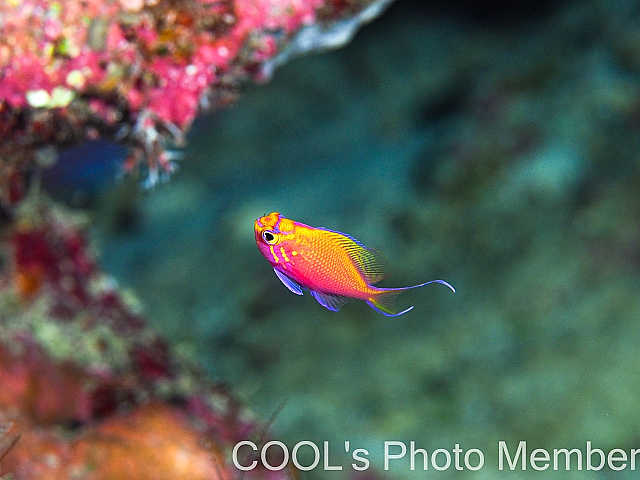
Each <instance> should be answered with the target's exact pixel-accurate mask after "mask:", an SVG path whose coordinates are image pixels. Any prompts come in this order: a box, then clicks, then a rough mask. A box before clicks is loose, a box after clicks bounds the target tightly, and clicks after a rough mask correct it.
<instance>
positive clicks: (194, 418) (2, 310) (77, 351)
mask: <svg viewBox="0 0 640 480" xmlns="http://www.w3.org/2000/svg"><path fill="white" fill-rule="evenodd" d="M16 215H17V218H16V222H15V224H14V225H13V226H12V227H11V228H10V229H9V228H7V229H5V232H4V235H3V242H2V245H1V246H2V253H3V261H2V263H1V264H2V272H1V273H2V276H1V277H0V385H2V388H0V425H9V424H12V425H13V428H12V429H11V430H10V431H9V432H5V430H8V428H7V427H4V428H3V429H2V430H0V455H1V456H2V469H3V470H2V472H3V473H11V474H12V475H13V477H12V478H15V479H29V480H32V479H56V478H60V479H66V478H76V477H81V478H87V479H95V480H100V479H115V478H136V479H147V478H148V479H158V478H167V479H169V478H171V479H181V478H184V479H208V480H212V479H228V478H233V477H234V475H235V473H234V472H233V470H232V468H231V467H229V466H228V464H229V462H228V461H227V460H226V457H227V454H228V452H229V450H230V448H231V447H232V446H233V444H235V442H237V441H238V440H239V439H246V438H260V437H261V436H263V433H264V432H263V431H262V429H261V427H260V426H259V425H258V423H257V422H256V421H255V420H252V419H251V416H250V415H249V414H248V411H246V409H244V408H242V407H241V405H240V404H239V403H238V402H237V401H236V400H234V399H233V397H232V396H231V395H230V394H229V393H228V392H227V391H226V390H225V389H224V387H222V386H220V385H214V384H212V383H211V382H210V381H209V380H207V379H206V377H205V376H204V375H203V374H202V373H201V372H200V371H199V369H198V368H197V367H196V366H195V363H194V362H193V361H191V360H189V358H188V357H187V356H185V355H182V354H180V353H179V352H176V351H175V350H174V349H172V348H171V347H170V346H169V345H168V344H167V343H166V342H165V341H164V340H163V339H162V338H160V337H159V336H158V335H157V334H156V333H154V332H153V331H152V330H151V329H150V328H149V327H148V326H147V323H146V321H145V319H144V316H143V315H142V313H141V311H140V308H139V306H138V305H137V303H136V302H135V300H134V299H133V298H131V295H130V294H127V293H126V292H122V291H121V290H119V289H118V288H117V286H116V285H115V282H114V281H113V280H112V279H110V278H108V277H107V276H106V275H105V274H103V273H102V272H101V271H100V270H99V268H98V267H97V263H96V261H95V257H94V254H93V253H92V250H91V248H90V247H89V246H88V244H87V240H86V232H85V230H84V226H83V223H82V219H81V218H79V217H77V216H76V217H73V216H72V215H71V214H70V213H68V212H65V211H63V210H61V209H60V208H57V207H54V206H52V205H51V204H50V203H49V202H48V201H47V200H44V199H42V198H37V197H35V196H34V197H31V196H30V197H28V198H27V200H25V202H23V203H22V204H21V205H20V207H19V208H18V209H17V212H16ZM17 433H19V434H20V435H21V438H20V440H19V441H18V442H17V443H16V438H17V437H16V434H17ZM2 434H4V435H2ZM11 447H13V448H12V450H11V451H10V452H9V449H11ZM256 473H257V474H258V475H260V473H262V475H260V478H270V479H277V478H284V477H285V475H286V474H285V473H283V472H268V471H265V472H256Z"/></svg>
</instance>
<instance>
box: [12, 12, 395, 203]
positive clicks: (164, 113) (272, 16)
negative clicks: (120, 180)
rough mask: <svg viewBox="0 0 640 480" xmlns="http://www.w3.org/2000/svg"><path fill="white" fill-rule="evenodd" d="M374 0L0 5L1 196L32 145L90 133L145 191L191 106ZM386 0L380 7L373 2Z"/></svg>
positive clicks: (208, 102)
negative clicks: (115, 148)
mask: <svg viewBox="0 0 640 480" xmlns="http://www.w3.org/2000/svg"><path fill="white" fill-rule="evenodd" d="M372 1H373V0H345V1H342V2H335V1H334V0H284V1H283V0H188V1H185V2H174V1H170V0H154V1H147V2H145V1H143V0H126V1H125V0H68V1H65V2H57V1H54V0H24V1H21V2H2V3H0V28H2V32H3V35H2V36H1V37H0V76H1V77H2V82H0V125H2V127H0V140H2V142H0V155H2V157H3V158H6V159H11V160H10V161H8V162H7V164H6V165H5V166H4V167H3V166H0V192H3V195H0V201H2V202H3V203H5V205H6V204H9V205H11V204H12V203H13V202H12V201H11V199H10V198H9V196H8V195H7V193H6V192H7V190H6V189H5V188H4V187H7V186H8V179H9V178H10V177H11V175H13V174H16V173H18V174H20V175H22V174H24V173H28V172H29V171H30V169H31V168H32V167H33V164H34V163H35V158H36V156H37V155H36V153H37V151H38V149H40V148H41V147H42V146H45V145H51V144H53V145H55V146H56V147H59V146H62V145H66V144H71V143H75V142H79V141H83V140H86V139H90V138H95V137H96V136H97V135H102V136H107V137H111V138H116V139H119V140H121V141H127V142H128V143H129V144H130V146H131V148H132V149H131V155H130V157H129V159H128V161H127V162H126V165H127V167H128V168H129V169H131V168H135V167H137V166H138V165H139V164H140V163H141V162H145V163H146V165H147V166H148V169H149V176H150V181H149V182H148V183H150V184H152V183H154V182H155V181H157V180H158V179H161V178H164V177H165V176H166V175H167V174H169V173H171V172H172V171H173V170H174V169H175V165H174V164H173V161H172V160H173V159H172V158H171V156H170V155H169V154H168V153H167V151H166V148H167V146H168V145H169V144H170V143H173V144H177V145H180V144H182V142H183V140H184V135H185V133H186V131H187V130H188V128H189V126H190V125H191V123H192V121H193V119H194V118H195V117H196V115H197V114H198V112H199V111H200V110H201V109H204V108H207V109H210V108H216V107H219V106H223V105H226V104H228V103H229V102H230V101H232V100H233V98H234V95H235V94H234V93H230V92H234V91H235V85H236V84H237V83H238V82H239V81H243V80H244V79H246V78H248V77H254V78H257V79H264V77H265V74H266V73H265V72H266V70H262V69H261V68H260V65H262V64H264V63H265V62H268V61H269V60H270V59H272V58H273V57H275V56H276V55H277V54H278V53H279V52H281V51H282V50H283V49H284V48H286V46H287V44H288V43H289V42H290V41H291V40H292V38H293V37H294V35H295V34H296V32H298V31H299V30H300V29H301V28H302V27H304V26H306V25H309V24H312V23H314V22H317V21H331V20H333V19H339V18H341V16H349V15H353V14H355V13H356V12H357V11H359V10H361V9H363V8H364V7H366V6H367V5H368V4H369V3H372ZM378 1H383V2H384V1H388V0H378Z"/></svg>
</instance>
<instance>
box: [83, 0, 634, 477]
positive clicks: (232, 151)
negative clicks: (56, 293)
mask: <svg viewBox="0 0 640 480" xmlns="http://www.w3.org/2000/svg"><path fill="white" fill-rule="evenodd" d="M392 8H393V9H395V10H393V11H391V12H389V15H388V16H387V17H386V18H384V19H382V20H381V21H378V22H376V23H374V24H372V25H370V26H368V27H366V28H365V30H363V31H362V32H361V33H360V34H359V35H358V37H357V38H356V40H355V41H354V42H353V43H352V44H351V45H349V46H347V47H346V48H344V49H342V50H339V51H336V52H331V53H327V54H323V55H317V56H313V57H307V58H303V59H298V60H296V61H294V62H292V63H290V64H288V65H286V66H284V67H283V68H281V69H280V70H278V71H277V72H276V74H275V78H274V79H273V80H272V81H271V82H270V83H268V84H265V85H259V86H255V85H254V86H247V87H246V89H245V91H244V92H243V94H242V96H241V98H240V100H239V101H238V102H237V103H236V104H235V105H234V106H233V107H231V108H230V109H227V110H224V111H220V112H216V113H214V114H212V115H209V116H208V117H206V118H202V119H200V120H199V121H198V123H197V124H196V126H195V128H194V130H193V132H192V135H191V138H190V143H189V147H188V148H187V149H186V151H185V158H184V161H183V162H182V165H181V170H180V172H178V173H177V174H176V175H175V176H174V178H173V179H172V180H171V182H170V183H169V184H168V185H164V186H160V187H158V188H156V189H155V190H152V191H147V192H141V191H140V190H139V189H138V188H137V187H136V186H135V185H130V184H122V185H120V186H119V187H118V188H117V189H116V190H111V191H108V192H106V193H105V195H104V196H103V197H102V198H100V199H99V200H98V202H97V205H98V206H97V207H96V208H97V209H96V211H97V216H96V218H97V225H96V229H95V234H96V235H95V236H96V238H97V239H98V242H99V246H100V250H101V259H102V263H103V265H104V267H105V270H106V271H108V272H110V273H111V274H113V275H114V277H116V279H117V280H118V281H119V282H120V283H121V284H123V285H125V286H127V287H131V288H132V289H133V290H134V291H135V293H136V294H137V295H138V296H139V297H140V298H141V300H142V301H143V303H144V305H145V307H146V310H147V312H148V314H149V316H150V317H151V318H152V319H153V321H154V322H155V324H156V325H157V327H158V328H159V329H160V330H161V331H163V332H164V333H165V334H166V335H167V336H168V337H170V338H171V339H173V340H174V341H175V342H176V344H179V345H180V347H181V348H184V349H185V350H188V351H191V352H192V353H193V355H195V356H196V357H197V358H198V360H199V361H201V362H202V363H203V364H204V366H205V367H206V369H207V370H208V372H209V373H210V375H211V376H212V377H213V378H214V379H216V380H220V381H224V382H227V383H229V384H231V385H232V387H233V389H234V390H235V391H236V392H237V394H238V395H239V396H240V397H241V398H242V399H243V400H244V401H245V402H246V403H247V404H248V405H249V406H251V407H252V408H253V409H254V410H255V411H256V412H257V413H258V414H259V415H260V416H262V417H263V418H267V417H268V416H269V415H270V414H271V413H272V412H273V411H275V410H276V409H277V408H278V405H280V404H281V403H282V402H283V401H286V404H285V406H284V407H283V409H282V410H281V411H280V413H279V414H278V416H277V419H276V421H275V422H274V424H273V425H272V427H271V432H272V436H273V437H274V438H276V439H279V440H282V441H283V442H285V443H286V444H287V445H289V446H293V445H295V444H296V443H297V442H299V441H302V440H308V441H313V442H315V443H316V444H317V445H320V446H322V442H323V441H325V440H326V441H328V442H329V444H330V446H331V454H332V457H331V461H332V462H334V463H335V464H340V465H344V470H343V471H342V472H334V471H325V470H324V469H323V468H322V467H321V466H319V467H317V468H316V469H314V470H313V471H311V472H308V473H303V477H302V478H312V479H313V478H354V477H353V471H352V469H351V467H350V464H351V463H352V462H353V459H352V458H351V457H350V454H347V453H346V452H345V447H344V442H345V441H349V442H350V452H353V450H354V449H355V448H364V449H367V450H368V451H369V452H370V456H369V458H370V460H371V468H370V469H369V470H368V471H367V472H368V473H370V474H371V472H372V471H373V470H378V471H383V469H384V461H383V445H384V442H385V441H399V442H404V443H405V444H406V446H407V448H409V446H410V442H411V441H414V442H415V445H416V447H417V448H424V449H426V450H428V451H429V452H432V451H433V450H435V449H438V448H444V449H447V450H449V451H450V452H452V449H453V448H454V445H455V444H456V443H457V444H459V445H460V447H461V448H462V449H464V450H465V451H466V450H469V449H471V448H476V449H478V450H480V451H481V452H483V454H484V465H483V466H482V468H480V469H479V470H477V471H473V470H470V469H468V468H463V469H462V470H461V471H458V470H456V469H455V467H454V466H453V465H451V467H450V468H448V469H446V470H444V471H442V472H436V471H434V469H433V467H432V466H430V470H429V472H428V475H430V476H433V477H434V478H474V479H475V478H478V479H480V478H483V479H484V478H521V477H522V476H523V475H524V476H528V477H531V478H547V477H550V476H552V477H554V478H588V479H599V478H615V479H626V478H635V472H633V471H631V468H630V463H628V464H627V466H626V468H625V469H623V470H622V471H620V472H615V471H613V470H612V469H611V468H609V467H605V468H603V469H602V470H598V471H593V470H591V471H587V469H586V459H583V460H584V463H583V464H582V467H583V468H582V470H578V469H577V464H576V463H574V464H572V466H571V469H570V472H565V471H564V469H563V467H564V465H563V464H562V461H561V468H560V470H561V471H560V472H558V473H557V474H553V473H552V472H550V470H553V465H552V464H551V466H550V467H549V469H548V470H546V471H536V470H535V469H533V467H532V465H531V464H530V463H529V464H528V468H527V470H526V472H522V471H515V472H510V471H508V469H507V468H506V467H505V469H504V470H503V471H499V470H498V467H499V464H498V461H499V458H500V455H499V442H500V441H504V442H507V445H508V447H509V450H510V452H511V454H512V455H513V453H514V451H515V449H516V448H517V446H518V445H519V442H520V441H526V442H527V449H528V454H530V453H531V451H532V450H533V449H535V448H542V449H546V451H548V452H550V453H551V455H552V454H553V449H561V448H567V449H571V448H578V449H581V451H582V454H583V455H586V448H587V442H588V441H589V442H592V443H591V445H592V447H593V448H600V449H603V450H604V451H605V452H608V451H610V450H611V449H614V448H620V449H623V450H625V451H626V452H627V453H629V452H630V449H632V448H640V440H639V439H640V436H639V435H638V431H639V430H638V428H639V427H640V416H639V415H638V412H637V398H639V397H640V371H639V368H640V367H639V365H640V364H639V363H638V361H637V349H638V345H639V343H640V321H639V319H640V243H639V241H638V238H640V216H639V212H640V197H639V191H638V180H639V177H640V159H639V156H638V152H639V151H640V141H639V135H638V133H639V129H640V121H639V118H640V116H639V115H640V108H639V102H640V93H639V92H640V91H639V90H638V80H639V75H640V57H639V56H638V54H637V52H638V51H640V40H639V39H640V37H638V34H637V32H638V31H640V30H638V27H639V26H640V25H639V20H638V15H637V12H636V10H637V6H636V5H635V4H634V3H632V2H628V3H625V2H617V3H616V2H614V3H612V4H611V5H609V4H608V3H606V2H581V3H578V4H575V5H573V6H571V5H568V6H566V7H564V8H563V9H559V10H555V11H551V13H547V14H540V15H537V16H535V17H534V19H533V20H531V19H529V20H519V22H518V23H516V24H508V23H507V25H511V26H509V27H508V28H507V27H506V26H505V25H504V23H502V24H501V25H495V24H486V23H482V22H480V21H478V20H477V19H474V20H473V21H468V20H467V21H465V20H461V19H459V18H455V17H452V16H435V17H428V16H421V15H417V14H411V12H410V11H409V9H403V8H400V7H398V6H397V5H396V6H394V7H392ZM272 211H278V212H280V213H282V214H283V215H285V216H286V217H288V218H292V219H294V220H298V221H300V222H303V223H307V224H310V225H313V226H324V227H327V228H331V229H334V230H339V231H343V232H347V233H349V234H351V235H353V236H354V237H356V238H358V239H359V240H361V241H362V242H363V243H364V244H365V245H368V246H371V247H374V248H376V249H378V250H380V251H381V252H382V253H383V254H384V255H385V256H386V257H387V259H388V260H389V263H390V265H391V268H392V271H393V276H392V277H391V278H389V279H385V280H384V281H383V283H382V284H381V285H382V286H404V285H413V284H416V283H420V282H424V281H427V280H431V279H434V278H443V279H446V280H447V281H449V282H450V283H452V284H453V285H454V286H455V287H456V289H457V293H456V294H455V295H454V294H452V293H451V292H450V291H449V290H448V289H446V288H444V287H442V286H438V285H430V286H427V287H424V288H420V289H417V290H414V291H409V292H406V293H403V294H402V295H401V296H400V297H399V299H398V305H399V306H400V307H402V308H406V307H408V306H410V305H414V306H415V308H414V310H412V311H411V312H409V313H407V314H406V315H403V316H401V317H399V318H395V319H390V318H386V317H384V316H382V315H380V314H377V313H376V312H374V311H373V310H371V309H370V308H369V307H367V306H366V305H365V304H364V303H363V302H356V301H354V302H351V303H349V304H348V305H346V306H345V307H343V308H342V309H341V310H340V312H338V313H333V312H329V311H327V310H326V309H324V308H322V307H321V306H320V305H319V304H318V303H317V302H315V300H314V299H313V298H312V297H311V296H310V295H308V294H306V295H304V296H303V297H299V296H296V295H293V294H291V292H289V291H288V290H287V289H286V288H285V287H284V286H283V285H282V284H280V282H279V280H278V279H277V278H276V276H275V275H274V274H273V271H272V270H271V268H270V267H269V265H268V263H267V262H266V261H265V260H264V258H262V257H261V255H260V254H259V252H258V250H257V248H256V247H255V242H254V239H253V231H252V229H253V221H254V220H255V219H256V218H257V217H259V216H261V215H263V214H265V213H269V212H272ZM307 453H308V451H307ZM441 455H444V454H441ZM463 455H464V454H463ZM541 455H543V454H542V453H541ZM442 458H444V456H443V457H438V459H439V460H440V459H442ZM594 458H595V457H594ZM405 460H407V461H397V463H392V464H391V467H390V471H389V472H387V476H388V478H425V474H424V472H411V470H410V465H409V462H408V457H405ZM629 460H630V459H629ZM470 461H471V462H472V463H474V462H475V457H474V456H471V457H470ZM595 461H596V460H594V462H595ZM419 462H420V461H418V464H419V466H421V464H420V463H419ZM542 463H544V462H541V464H542ZM621 463H622V462H618V463H615V462H614V463H613V465H614V466H617V465H620V464H621ZM321 465H322V463H321ZM385 478H386V477H385ZM428 478H431V477H428Z"/></svg>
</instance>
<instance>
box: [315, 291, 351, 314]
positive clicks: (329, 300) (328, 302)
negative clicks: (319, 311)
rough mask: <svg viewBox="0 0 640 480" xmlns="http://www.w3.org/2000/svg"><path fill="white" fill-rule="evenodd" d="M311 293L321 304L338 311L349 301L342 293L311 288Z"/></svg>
mask: <svg viewBox="0 0 640 480" xmlns="http://www.w3.org/2000/svg"><path fill="white" fill-rule="evenodd" d="M311 295H313V298H315V299H316V300H317V301H318V303H319V304H320V305H322V306H323V307H325V308H328V309H329V310H331V311H332V312H337V311H338V310H340V307H341V306H342V305H344V304H345V303H347V301H348V299H347V298H346V297H343V296H341V295H333V294H331V293H323V292H316V291H315V290H311Z"/></svg>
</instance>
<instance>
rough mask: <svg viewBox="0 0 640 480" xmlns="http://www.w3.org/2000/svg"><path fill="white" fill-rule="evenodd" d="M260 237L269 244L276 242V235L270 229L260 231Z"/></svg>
mask: <svg viewBox="0 0 640 480" xmlns="http://www.w3.org/2000/svg"><path fill="white" fill-rule="evenodd" d="M262 239H263V240H264V241H265V242H267V243H268V244H269V245H273V244H274V243H276V236H275V234H274V233H273V232H272V231H270V230H265V231H264V232H262Z"/></svg>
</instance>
